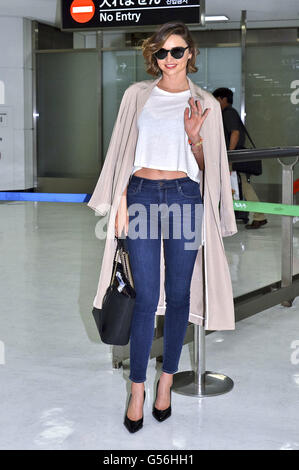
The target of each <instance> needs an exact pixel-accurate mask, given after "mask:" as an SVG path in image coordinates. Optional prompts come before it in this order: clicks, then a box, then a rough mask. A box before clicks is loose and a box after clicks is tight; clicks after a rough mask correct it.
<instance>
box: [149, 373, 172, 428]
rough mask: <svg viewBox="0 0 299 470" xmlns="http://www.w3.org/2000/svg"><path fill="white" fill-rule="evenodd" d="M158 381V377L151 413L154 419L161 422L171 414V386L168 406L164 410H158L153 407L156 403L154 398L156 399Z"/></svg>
mask: <svg viewBox="0 0 299 470" xmlns="http://www.w3.org/2000/svg"><path fill="white" fill-rule="evenodd" d="M159 382H160V379H159V380H158V383H157V388H156V398H155V402H154V405H153V413H152V414H153V416H154V418H156V420H157V421H159V422H160V423H161V422H162V421H165V419H167V418H169V416H171V387H170V406H169V407H168V408H166V410H158V409H157V408H156V407H155V403H156V399H157V395H158V387H159Z"/></svg>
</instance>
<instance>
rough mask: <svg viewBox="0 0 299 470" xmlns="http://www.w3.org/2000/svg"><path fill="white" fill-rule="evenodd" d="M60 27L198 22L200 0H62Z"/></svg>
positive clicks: (89, 28) (68, 28)
mask: <svg viewBox="0 0 299 470" xmlns="http://www.w3.org/2000/svg"><path fill="white" fill-rule="evenodd" d="M61 6H62V15H61V18H62V21H61V29H62V30H71V31H76V30H80V29H83V30H95V29H104V28H114V27H115V28H121V27H124V26H150V25H158V24H163V23H166V22H168V21H183V22H184V23H186V24H199V23H200V1H199V0H61Z"/></svg>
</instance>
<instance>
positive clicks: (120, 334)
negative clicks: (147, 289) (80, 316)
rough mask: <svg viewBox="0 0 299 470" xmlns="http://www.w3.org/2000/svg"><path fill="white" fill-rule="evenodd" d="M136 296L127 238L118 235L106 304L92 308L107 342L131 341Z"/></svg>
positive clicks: (102, 338) (104, 300)
mask: <svg viewBox="0 0 299 470" xmlns="http://www.w3.org/2000/svg"><path fill="white" fill-rule="evenodd" d="M116 238H117V237H116ZM118 256H119V257H120V262H119V261H118ZM135 297H136V291H135V289H134V281H133V277H132V273H131V268H130V262H129V254H128V250H127V249H126V240H125V239H119V238H117V248H116V251H115V255H114V259H113V269H112V276H111V280H110V284H109V286H108V288H107V290H106V293H105V295H104V297H103V302H102V308H101V309H98V308H96V307H93V309H92V314H93V317H94V319H95V322H96V325H97V328H98V331H99V333H100V337H101V340H102V341H103V343H106V344H113V345H115V346H124V345H126V344H128V342H129V339H130V332H131V323H132V316H133V308H134V305H135Z"/></svg>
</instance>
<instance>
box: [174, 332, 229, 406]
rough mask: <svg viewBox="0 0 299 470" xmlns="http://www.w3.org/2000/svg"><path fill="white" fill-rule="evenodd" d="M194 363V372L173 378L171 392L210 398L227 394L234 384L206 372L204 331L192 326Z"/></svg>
mask: <svg viewBox="0 0 299 470" xmlns="http://www.w3.org/2000/svg"><path fill="white" fill-rule="evenodd" d="M194 363H195V370H194V371H193V370H191V371H185V372H178V373H177V374H174V376H173V386H172V390H173V391H174V392H177V393H180V394H182V395H191V396H196V397H210V396H215V395H222V394H223V393H227V392H229V391H230V390H231V389H232V388H233V386H234V382H233V381H232V379H230V378H229V377H227V376H226V375H223V374H219V373H217V372H211V371H206V366H205V330H204V327H203V326H199V325H194Z"/></svg>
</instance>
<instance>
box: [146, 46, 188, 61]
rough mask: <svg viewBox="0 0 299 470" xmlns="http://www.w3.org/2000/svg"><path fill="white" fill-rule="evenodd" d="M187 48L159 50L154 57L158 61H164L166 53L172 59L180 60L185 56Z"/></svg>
mask: <svg viewBox="0 0 299 470" xmlns="http://www.w3.org/2000/svg"><path fill="white" fill-rule="evenodd" d="M188 47H189V46H186V47H173V48H172V49H164V48H163V47H162V49H159V50H158V51H157V52H155V53H154V56H155V57H156V58H157V59H159V60H162V59H165V57H167V54H168V52H170V54H171V55H172V57H173V58H174V59H181V58H182V57H183V55H184V54H185V50H186V49H188Z"/></svg>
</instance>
